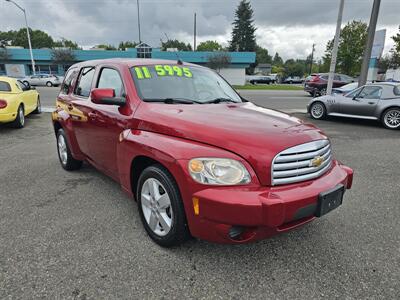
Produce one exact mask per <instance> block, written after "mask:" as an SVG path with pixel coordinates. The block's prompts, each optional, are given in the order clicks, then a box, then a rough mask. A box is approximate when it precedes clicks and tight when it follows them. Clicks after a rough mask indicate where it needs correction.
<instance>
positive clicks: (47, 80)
mask: <svg viewBox="0 0 400 300" xmlns="http://www.w3.org/2000/svg"><path fill="white" fill-rule="evenodd" d="M21 81H22V82H23V83H25V84H29V85H32V86H49V87H50V86H59V85H60V84H61V80H60V78H58V76H56V75H50V74H37V75H31V76H27V77H24V78H23V79H22V80H21Z"/></svg>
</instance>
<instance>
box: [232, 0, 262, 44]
mask: <svg viewBox="0 0 400 300" xmlns="http://www.w3.org/2000/svg"><path fill="white" fill-rule="evenodd" d="M253 23H254V20H253V9H252V8H251V5H250V2H248V1H247V0H242V1H240V3H239V6H238V8H237V9H236V12H235V21H234V22H233V23H232V25H233V29H232V39H231V41H230V44H229V50H230V51H255V50H256V36H255V31H256V27H255V26H254V25H253Z"/></svg>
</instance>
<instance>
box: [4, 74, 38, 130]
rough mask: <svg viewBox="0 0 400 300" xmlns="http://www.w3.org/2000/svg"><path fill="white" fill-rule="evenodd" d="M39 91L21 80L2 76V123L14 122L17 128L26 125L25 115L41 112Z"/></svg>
mask: <svg viewBox="0 0 400 300" xmlns="http://www.w3.org/2000/svg"><path fill="white" fill-rule="evenodd" d="M41 112H42V109H41V106H40V97H39V93H38V92H37V91H36V90H33V89H31V88H30V86H27V85H25V84H24V83H22V82H21V81H19V80H17V79H14V78H10V77H4V76H0V123H10V122H11V123H12V125H13V126H14V127H16V128H22V127H24V125H25V116H27V115H29V114H30V113H35V114H40V113H41Z"/></svg>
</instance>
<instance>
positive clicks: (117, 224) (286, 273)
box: [0, 96, 400, 299]
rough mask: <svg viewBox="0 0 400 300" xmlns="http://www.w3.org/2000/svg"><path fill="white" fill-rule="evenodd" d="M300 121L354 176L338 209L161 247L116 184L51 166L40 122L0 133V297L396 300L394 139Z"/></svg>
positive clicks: (45, 119)
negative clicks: (327, 141) (292, 222)
mask: <svg viewBox="0 0 400 300" xmlns="http://www.w3.org/2000/svg"><path fill="white" fill-rule="evenodd" d="M260 97H261V96H260ZM261 101H262V100H261ZM286 101H288V103H289V102H290V103H291V102H292V101H294V100H290V99H289V100H286ZM53 103H54V102H53ZM282 103H283V102H282ZM282 106H283V105H282ZM283 108H284V107H283ZM296 116H298V117H300V118H303V119H305V120H306V121H311V120H310V119H309V118H308V117H307V116H306V115H304V114H297V115H296ZM312 122H313V123H315V124H316V125H317V126H319V127H321V128H322V129H323V130H324V131H325V132H326V133H327V134H328V135H329V136H330V138H331V140H332V145H333V150H334V153H335V156H336V158H337V159H339V160H341V161H342V162H343V163H345V164H347V165H349V166H351V167H352V168H354V170H355V177H354V186H353V189H352V190H349V191H347V192H346V194H345V198H344V203H343V205H342V206H341V207H339V208H338V209H336V210H335V211H333V212H331V213H330V214H328V215H326V216H324V217H322V218H320V219H318V220H316V221H315V222H312V223H310V224H308V225H306V226H305V227H302V228H300V229H297V230H295V231H291V232H289V233H286V234H282V235H279V236H276V237H274V238H271V239H267V240H263V241H260V242H257V243H253V244H246V245H237V246H232V245H218V244H212V243H208V242H204V241H198V240H191V241H189V242H188V243H186V244H184V245H182V246H181V247H179V248H173V249H163V248H160V247H159V246H157V245H156V244H154V243H153V242H152V241H151V240H150V239H149V238H148V237H147V235H146V233H145V231H144V229H143V227H142V225H141V222H140V218H139V214H138V211H137V207H136V203H135V202H134V201H133V200H132V199H130V198H129V197H128V196H126V195H125V194H124V193H123V192H122V190H121V189H120V187H119V185H118V184H117V183H116V182H114V181H113V180H111V179H110V178H108V177H106V176H104V175H102V174H100V173H99V172H97V171H96V170H95V169H94V168H93V167H91V166H89V165H84V167H83V169H81V170H79V171H76V172H66V171H64V170H63V169H62V168H61V166H60V165H59V162H58V158H57V155H56V144H55V137H54V133H53V130H52V127H51V121H50V114H48V113H43V114H42V115H33V116H30V117H28V118H27V120H26V127H25V128H24V129H21V130H16V129H12V128H10V127H9V126H4V125H0V141H1V143H0V166H1V168H0V178H1V181H0V182H1V183H0V187H1V189H0V253H1V255H0V299H8V298H9V299H36V298H47V299H134V298H135V299H137V298H143V299H161V298H172V299H184V298H195V299H202V298H203V299H209V298H219V299H225V298H235V299H239V298H243V299H250V298H251V299H269V298H274V299H308V298H311V299H315V298H326V299H332V298H341V299H343V298H346V299H399V296H400V270H399V265H400V226H399V225H400V222H399V215H400V205H399V200H400V199H399V192H400V185H399V178H400V168H399V151H398V149H400V139H399V134H400V132H399V131H390V130H386V129H384V128H382V127H381V126H380V125H379V124H376V123H375V122H365V121H359V120H346V119H337V118H335V119H331V120H328V121H318V122H315V121H312Z"/></svg>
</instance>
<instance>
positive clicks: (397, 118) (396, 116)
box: [382, 108, 400, 129]
mask: <svg viewBox="0 0 400 300" xmlns="http://www.w3.org/2000/svg"><path fill="white" fill-rule="evenodd" d="M382 123H383V126H385V127H386V128H388V129H400V108H389V109H388V110H386V111H385V112H384V113H383V116H382Z"/></svg>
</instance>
